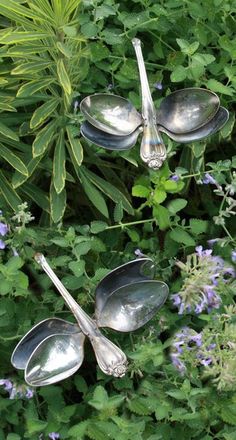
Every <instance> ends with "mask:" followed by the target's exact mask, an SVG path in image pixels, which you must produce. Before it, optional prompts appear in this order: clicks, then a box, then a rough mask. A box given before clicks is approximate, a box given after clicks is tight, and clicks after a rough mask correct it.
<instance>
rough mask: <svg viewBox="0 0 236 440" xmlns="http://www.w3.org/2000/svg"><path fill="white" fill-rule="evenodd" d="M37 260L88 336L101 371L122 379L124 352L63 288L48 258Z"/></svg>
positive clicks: (124, 368) (36, 257) (39, 257)
mask: <svg viewBox="0 0 236 440" xmlns="http://www.w3.org/2000/svg"><path fill="white" fill-rule="evenodd" d="M35 260H36V261H37V262H38V263H39V264H40V265H41V267H42V268H43V270H44V271H45V272H46V274H47V275H48V276H49V278H50V279H51V281H52V282H53V284H54V285H55V286H56V288H57V289H58V291H59V292H60V294H61V295H62V297H63V298H64V300H65V302H66V304H67V306H68V307H69V309H70V310H71V312H72V313H73V315H74V316H75V318H76V320H77V322H78V324H79V327H80V329H81V331H82V332H83V333H84V335H86V336H88V338H89V340H90V342H91V344H92V347H93V349H94V353H95V356H96V359H97V362H98V365H99V367H100V369H101V370H102V371H103V372H104V373H105V374H108V375H113V376H115V377H122V376H123V375H124V374H125V372H126V369H127V358H126V356H125V354H124V353H123V351H122V350H121V349H120V348H118V347H117V346H116V345H115V344H113V342H111V341H109V339H107V338H106V337H105V336H103V335H102V333H101V332H100V330H99V329H98V326H97V324H96V322H95V321H94V320H93V319H91V318H90V316H88V315H87V313H85V312H84V310H83V309H82V308H81V307H80V306H79V304H77V302H76V301H75V300H74V298H73V297H72V296H71V295H70V294H69V292H68V290H67V289H66V288H65V287H64V286H63V284H62V283H61V281H60V280H59V278H58V277H57V276H56V274H55V273H54V272H53V270H52V269H51V267H50V266H49V264H48V263H47V261H46V258H45V257H44V256H43V255H42V254H36V256H35Z"/></svg>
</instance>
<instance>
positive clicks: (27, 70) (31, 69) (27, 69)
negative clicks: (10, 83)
mask: <svg viewBox="0 0 236 440" xmlns="http://www.w3.org/2000/svg"><path fill="white" fill-rule="evenodd" d="M52 64H53V63H52V61H42V59H41V58H38V61H34V62H30V63H24V64H20V65H19V66H17V67H15V69H13V70H12V71H11V74H12V75H26V74H34V73H36V72H39V71H41V70H44V69H46V68H47V67H50V66H51V65H52Z"/></svg>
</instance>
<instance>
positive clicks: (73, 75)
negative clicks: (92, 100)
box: [0, 0, 236, 440]
mask: <svg viewBox="0 0 236 440" xmlns="http://www.w3.org/2000/svg"><path fill="white" fill-rule="evenodd" d="M235 12H236V3H235V1H234V0H228V1H225V0H224V1H223V0H222V1H221V0H207V1H205V2H199V1H191V2H188V1H184V2H183V1H180V0H168V1H163V2H158V4H157V2H155V1H154V0H131V1H129V2H126V1H125V0H121V1H120V2H119V3H117V2H115V1H113V0H103V1H99V0H98V1H89V0H83V1H82V0H81V1H79V0H70V1H69V0H68V1H62V0H51V1H50V0H34V1H30V0H14V1H13V0H0V25H1V30H0V59H1V64H0V87H1V90H0V95H1V103H0V112H1V119H0V163H1V170H0V209H1V213H0V327H1V332H0V409H1V415H0V417H1V424H0V440H5V439H6V440H23V439H30V440H38V439H41V440H45V439H48V438H50V439H68V440H77V439H78V440H79V439H84V440H87V439H92V440H100V439H101V440H104V439H105V440H106V439H108V438H110V439H116V440H129V439H133V438H137V439H140V440H141V439H145V440H159V439H160V440H161V439H163V440H169V439H181V440H182V439H183V440H184V439H186V440H187V439H197V440H200V439H201V440H202V439H203V440H210V439H219V440H221V439H222V440H235V439H236V373H235V371H236V369H235V366H236V337H235V326H236V321H235V316H236V308H235V291H236V281H235V279H236V278H235V271H236V267H235V265H236V234H235V233H236V225H235V212H236V211H235V206H236V200H235V192H236V150H235V128H234V121H235V98H236V80H235V78H236V76H235V74H236V67H235V58H236V52H235V21H236V15H235ZM134 37H137V38H140V39H141V40H142V42H143V53H144V58H145V64H146V68H147V73H148V77H149V82H150V85H151V89H152V94H153V98H154V101H155V103H156V105H157V106H158V104H159V103H160V101H161V99H162V98H163V97H164V96H166V95H167V94H168V93H169V92H170V91H174V90H177V89H181V88H183V87H191V86H194V87H195V86H197V87H207V88H209V89H210V90H212V91H215V92H216V93H217V94H218V95H219V96H220V99H221V102H222V104H223V105H224V106H225V107H226V108H227V109H228V110H229V112H230V118H229V121H228V123H227V124H226V125H225V127H224V128H223V129H222V130H221V132H220V133H218V134H216V135H214V136H213V137H211V138H208V139H206V140H204V141H201V142H196V143H193V144H189V145H181V144H178V143H175V142H173V141H171V140H170V139H167V138H165V143H166V146H167V147H168V148H167V153H168V158H167V161H166V163H165V164H164V165H163V167H162V168H161V169H160V170H158V171H152V170H148V169H147V168H146V167H145V165H144V164H143V163H141V160H140V158H139V145H138V143H137V146H136V147H135V148H134V149H132V150H130V151H128V152H106V151H105V150H102V148H99V147H96V146H95V145H92V144H90V143H88V142H86V141H85V140H84V139H82V138H80V135H79V127H80V123H81V121H82V116H81V113H80V111H79V102H80V101H81V99H83V98H84V96H86V95H88V94H92V93H96V92H107V93H115V94H118V95H121V96H124V97H125V98H128V99H130V101H132V103H133V104H134V105H135V107H136V108H140V104H141V103H140V90H139V81H138V69H137V65H136V62H135V56H134V53H133V48H132V44H131V39H132V38H134ZM35 252H42V253H44V254H45V255H46V256H47V259H48V261H49V262H50V264H51V265H52V267H53V269H54V270H55V271H56V273H57V275H58V276H59V277H60V279H61V280H62V282H63V283H64V284H65V286H66V287H67V288H68V290H69V291H70V292H71V293H72V295H73V296H74V298H75V299H76V300H77V301H78V303H79V304H80V305H81V306H82V307H83V308H84V309H85V310H86V311H87V312H88V313H90V314H91V315H92V313H93V310H94V290H95V286H96V285H97V283H98V282H99V280H101V278H102V277H103V276H105V275H106V274H107V273H108V271H109V270H111V269H113V268H114V267H116V266H118V265H120V264H123V263H125V262H127V261H129V260H131V259H134V258H135V257H136V256H140V255H142V254H144V255H148V256H150V257H151V258H153V260H154V262H155V268H156V274H155V278H156V279H161V280H163V281H165V282H166V283H167V284H168V286H169V288H170V296H169V298H168V301H167V302H166V304H165V305H164V307H163V308H162V309H161V310H160V311H159V312H158V314H157V315H156V316H155V317H154V318H153V319H152V320H151V321H150V322H149V323H148V324H147V325H146V326H145V327H144V328H142V329H140V330H137V331H136V332H134V333H132V335H129V334H121V333H120V334H118V333H116V332H113V331H112V330H109V331H108V330H105V329H104V330H103V331H104V334H105V335H107V336H108V337H110V338H111V339H112V340H113V341H114V342H115V343H116V344H117V345H118V346H119V345H120V346H121V347H122V350H124V351H125V353H126V354H127V356H128V358H129V369H128V373H127V374H126V376H125V377H124V378H121V379H115V378H112V377H110V376H105V375H104V374H103V373H102V372H101V371H100V370H99V369H98V367H97V364H96V361H95V359H94V355H93V352H92V350H91V348H90V346H89V344H86V347H85V350H86V357H85V361H84V362H83V365H82V367H81V368H80V370H79V371H78V372H77V373H76V374H75V375H74V376H72V377H71V378H68V379H67V380H65V381H63V382H59V383H58V384H55V385H51V386H46V387H41V388H36V389H32V388H30V387H29V386H27V384H25V382H24V378H23V375H22V373H21V372H17V371H16V370H15V369H14V368H13V367H12V366H11V363H10V357H11V353H12V350H13V348H14V347H15V345H16V344H17V342H18V341H19V340H20V338H21V337H22V336H23V335H24V334H25V333H26V332H27V331H28V330H29V329H30V328H31V327H32V326H33V325H34V324H35V323H37V322H39V321H41V320H43V319H46V318H48V317H51V316H56V317H60V318H63V319H68V320H71V321H72V320H73V317H72V316H71V314H70V312H69V311H68V310H67V309H66V307H65V306H64V303H63V300H62V298H60V296H59V295H58V294H57V292H56V291H55V289H54V288H53V286H52V284H51V282H50V280H49V279H48V278H47V276H46V275H45V274H43V273H42V270H41V269H40V268H39V266H38V265H37V264H36V262H34V254H35Z"/></svg>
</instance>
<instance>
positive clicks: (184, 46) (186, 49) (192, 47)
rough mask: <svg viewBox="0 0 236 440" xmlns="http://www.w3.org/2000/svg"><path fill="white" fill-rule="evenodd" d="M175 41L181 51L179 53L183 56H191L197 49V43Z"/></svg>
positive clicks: (178, 39)
mask: <svg viewBox="0 0 236 440" xmlns="http://www.w3.org/2000/svg"><path fill="white" fill-rule="evenodd" d="M176 41H177V43H178V45H179V47H180V49H181V52H182V53H183V54H185V55H193V54H194V52H196V50H197V49H198V47H199V42H198V41H194V42H193V43H189V42H188V41H187V40H183V39H181V38H176Z"/></svg>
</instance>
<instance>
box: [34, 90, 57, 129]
mask: <svg viewBox="0 0 236 440" xmlns="http://www.w3.org/2000/svg"><path fill="white" fill-rule="evenodd" d="M58 103H59V100H58V98H51V99H50V100H49V101H47V102H45V103H44V104H42V105H41V106H40V107H38V108H37V109H36V110H35V112H34V113H33V116H32V118H31V120H30V128H32V129H34V128H37V127H39V126H40V125H42V124H43V123H44V122H45V121H46V119H47V118H48V117H49V116H50V115H51V114H52V113H53V112H54V110H55V109H56V108H57V106H58Z"/></svg>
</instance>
